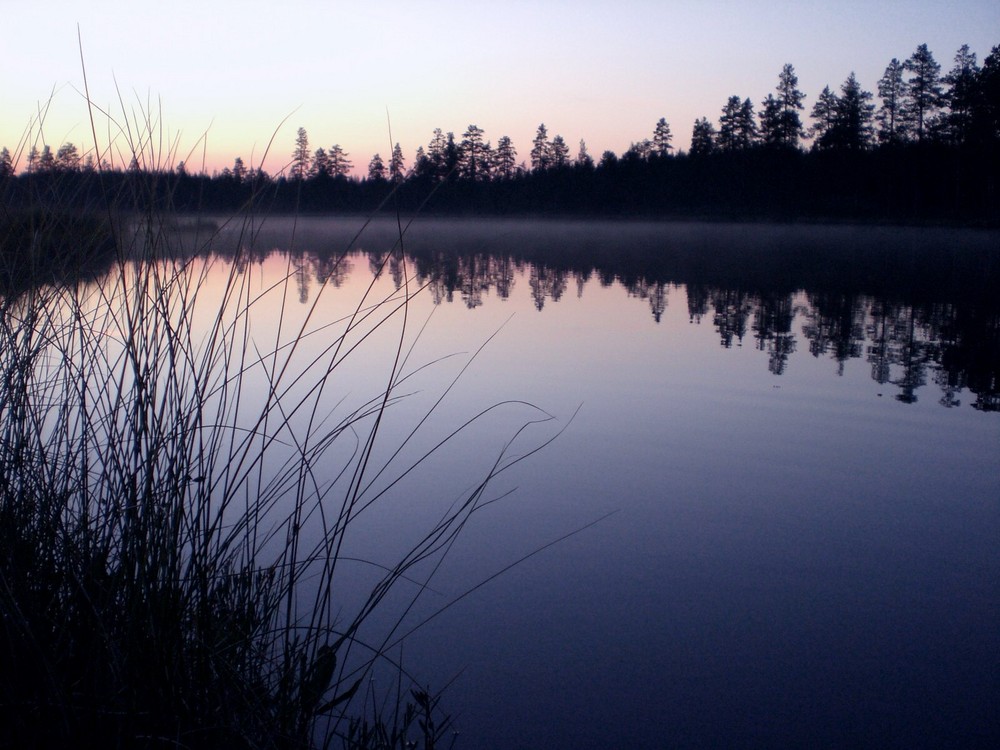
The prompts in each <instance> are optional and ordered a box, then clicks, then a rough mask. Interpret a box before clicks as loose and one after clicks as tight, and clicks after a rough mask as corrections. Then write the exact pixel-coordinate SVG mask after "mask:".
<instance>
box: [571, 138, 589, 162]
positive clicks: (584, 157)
mask: <svg viewBox="0 0 1000 750" xmlns="http://www.w3.org/2000/svg"><path fill="white" fill-rule="evenodd" d="M574 164H575V165H576V166H577V167H580V168H582V169H587V170H590V169H593V168H594V159H593V157H592V156H591V155H590V154H589V153H588V152H587V144H586V142H585V141H584V140H583V139H582V138H581V139H580V148H579V150H578V151H577V152H576V161H575V162H574Z"/></svg>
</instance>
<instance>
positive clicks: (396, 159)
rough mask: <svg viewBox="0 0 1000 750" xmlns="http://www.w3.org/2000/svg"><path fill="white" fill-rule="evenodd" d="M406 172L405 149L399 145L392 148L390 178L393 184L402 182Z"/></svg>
mask: <svg viewBox="0 0 1000 750" xmlns="http://www.w3.org/2000/svg"><path fill="white" fill-rule="evenodd" d="M404 172H405V165H404V163H403V149H402V148H400V146H399V144H398V143H397V144H396V145H395V146H393V147H392V158H391V159H390V160H389V176H390V177H391V178H392V181H393V182H402V181H403V177H404Z"/></svg>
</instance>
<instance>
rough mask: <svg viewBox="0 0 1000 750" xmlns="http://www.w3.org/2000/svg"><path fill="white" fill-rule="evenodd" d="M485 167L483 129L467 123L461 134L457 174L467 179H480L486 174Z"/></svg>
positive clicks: (486, 166)
mask: <svg viewBox="0 0 1000 750" xmlns="http://www.w3.org/2000/svg"><path fill="white" fill-rule="evenodd" d="M487 168H488V162H487V160H486V158H485V153H484V148H483V129H482V128H480V127H479V126H478V125H469V127H468V128H467V129H466V131H465V133H463V134H462V143H461V144H460V145H459V157H458V171H459V174H460V175H461V176H462V177H464V178H465V179H467V180H482V179H483V178H484V177H485V176H486V175H487V174H488V171H487Z"/></svg>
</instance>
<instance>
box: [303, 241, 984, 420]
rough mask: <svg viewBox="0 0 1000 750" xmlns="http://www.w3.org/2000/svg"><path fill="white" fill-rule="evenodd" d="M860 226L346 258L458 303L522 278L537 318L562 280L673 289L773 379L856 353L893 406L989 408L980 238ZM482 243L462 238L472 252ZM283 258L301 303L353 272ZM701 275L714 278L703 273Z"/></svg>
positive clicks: (362, 252) (840, 362)
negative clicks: (711, 238)
mask: <svg viewBox="0 0 1000 750" xmlns="http://www.w3.org/2000/svg"><path fill="white" fill-rule="evenodd" d="M667 226H668V230H667V231H668V232H669V225H667ZM769 229H770V228H762V229H761V230H760V231H761V232H763V233H764V234H767V232H768V231H769ZM619 231H622V232H623V233H624V234H625V237H624V238H619V242H621V243H626V242H627V240H628V232H627V231H624V230H621V228H619ZM813 231H815V232H819V231H820V230H813ZM870 231H871V232H872V233H873V237H872V243H873V244H872V245H871V246H870V247H868V248H867V250H868V251H869V252H868V254H865V252H864V250H865V248H864V246H863V245H860V246H859V243H858V241H857V239H855V241H854V245H852V246H850V247H848V248H846V249H845V248H843V247H839V246H836V245H829V244H826V245H820V246H819V247H818V248H817V247H816V246H815V245H808V244H801V240H800V244H798V245H792V246H787V245H784V244H782V243H781V242H777V240H776V242H777V244H775V245H773V246H771V247H770V251H768V246H767V245H766V244H764V245H754V244H751V245H749V246H747V245H746V244H743V245H736V246H727V247H721V248H720V249H718V250H717V251H712V252H711V255H695V254H694V253H692V252H691V251H690V250H689V249H688V250H684V249H683V248H681V249H678V248H677V247H673V248H668V250H669V251H668V252H666V253H665V254H664V255H663V257H662V258H659V259H658V260H657V258H655V257H654V256H653V255H651V253H650V250H649V248H645V249H644V248H643V247H642V245H641V244H639V245H633V246H629V245H628V244H624V245H621V246H620V247H619V251H618V253H617V254H616V255H615V257H616V258H617V260H618V262H617V263H612V262H611V261H610V260H609V255H608V252H609V248H608V247H607V246H604V247H603V248H602V250H603V253H600V254H596V253H590V254H588V253H587V252H586V247H582V248H581V246H579V245H577V246H571V247H570V248H566V247H558V246H555V245H551V244H550V245H549V246H548V250H549V252H548V255H549V256H551V257H550V258H549V259H547V260H542V259H537V258H536V255H537V254H538V253H544V251H543V250H539V251H538V253H535V254H530V255H529V254H525V253H515V252H513V251H512V250H503V249H499V250H496V251H493V252H464V251H463V249H462V247H463V246H462V245H455V244H452V243H449V242H448V241H447V240H443V241H442V242H441V243H427V244H425V243H424V242H423V241H421V240H422V237H421V239H418V240H417V241H411V242H409V243H407V245H406V253H405V255H404V254H401V253H400V252H399V251H398V250H396V251H391V250H387V249H385V245H382V246H381V247H379V249H376V250H367V248H366V246H365V245H362V246H361V247H359V249H358V250H357V251H356V252H357V254H358V257H359V258H362V260H361V261H359V262H358V263H357V264H353V265H357V266H361V265H363V264H364V263H363V259H364V258H367V267H368V271H369V272H370V273H372V274H374V275H381V274H389V275H390V276H391V277H392V280H393V283H394V284H395V285H396V287H397V288H398V287H400V286H401V285H402V284H403V282H404V278H405V277H406V275H407V274H409V275H411V276H412V280H413V281H414V282H415V283H416V284H419V285H423V286H426V287H427V289H428V291H429V293H430V294H431V296H432V298H433V300H434V302H435V304H462V305H464V306H465V307H467V308H468V309H470V310H474V309H476V308H478V307H480V306H481V305H483V304H484V301H485V300H486V298H487V297H489V296H491V295H495V296H496V297H497V298H498V299H500V300H507V299H509V298H510V296H511V295H512V294H513V293H514V290H515V288H516V287H517V286H518V284H524V285H526V287H527V293H528V294H529V295H530V298H531V301H532V304H533V306H534V308H535V309H536V310H537V311H539V312H544V311H545V310H546V309H547V306H548V305H554V304H558V303H559V301H560V300H561V299H563V297H564V295H565V294H566V292H567V290H568V289H569V287H570V284H571V283H572V284H573V285H574V287H575V291H576V296H577V297H578V298H579V297H585V296H586V290H587V287H588V285H591V284H599V285H600V286H601V287H604V288H607V287H612V286H615V285H620V286H621V288H622V289H623V290H624V292H625V294H626V295H627V296H628V297H630V298H634V299H639V300H644V301H646V303H647V305H648V307H647V313H646V314H648V315H649V316H651V318H652V320H653V321H654V322H655V323H657V324H659V323H661V322H662V320H663V315H664V312H665V310H666V308H667V305H668V301H669V298H670V294H671V290H672V289H676V290H678V291H683V293H684V294H685V296H686V298H687V308H688V318H689V322H690V323H691V324H692V325H701V324H702V323H703V321H707V320H711V324H712V327H713V328H714V329H715V332H716V335H717V338H718V341H719V343H720V344H721V346H723V347H725V348H727V349H728V348H733V347H742V346H743V344H744V341H745V340H748V339H749V340H750V341H751V342H752V345H753V347H754V348H755V349H756V350H758V351H760V352H761V353H763V354H765V355H766V367H767V369H768V371H770V372H771V373H773V374H774V375H777V376H780V375H783V374H784V373H786V372H787V371H788V368H789V367H792V366H794V362H795V358H796V357H801V356H806V355H807V354H808V355H812V356H813V357H814V358H827V359H830V360H832V361H833V362H835V363H836V367H835V369H834V372H835V373H836V374H837V375H840V376H843V374H844V371H845V367H846V366H847V363H848V362H850V361H851V360H864V361H865V362H867V364H868V365H869V366H870V368H871V377H872V379H873V380H874V381H875V382H877V383H878V384H879V385H884V386H886V387H887V391H888V392H892V395H893V397H894V398H895V399H896V400H897V401H899V402H901V403H907V404H912V403H915V402H917V401H918V400H919V399H920V397H921V395H923V394H922V391H924V390H925V389H926V388H927V387H928V385H929V384H933V386H935V387H936V388H937V392H936V393H935V394H934V396H933V397H935V398H937V399H938V401H939V403H940V404H941V405H943V406H945V407H955V406H959V405H961V404H962V403H963V398H962V392H963V391H966V390H967V391H969V392H970V393H971V394H972V395H971V405H972V406H973V407H974V408H976V409H979V410H982V411H996V410H998V408H1000V387H998V373H1000V365H998V360H1000V313H998V303H997V300H996V299H995V298H994V297H993V296H991V295H990V293H989V291H988V287H989V285H990V284H991V283H993V282H992V275H991V274H993V275H995V271H993V270H992V268H993V266H995V257H996V256H997V255H998V254H1000V253H998V252H997V251H996V250H995V249H994V250H991V249H990V246H989V243H988V242H987V243H986V244H984V243H982V241H981V240H982V236H981V235H971V236H973V237H977V238H978V240H979V242H978V244H977V243H973V244H972V245H971V246H961V245H946V246H937V249H936V251H935V246H934V245H933V239H934V238H933V236H932V237H930V244H928V243H927V242H925V243H922V244H921V243H915V242H914V238H913V237H912V236H911V237H908V238H905V240H906V241H903V242H900V243H897V244H895V245H893V244H892V243H889V244H886V243H884V242H883V241H882V240H883V239H884V237H883V236H882V235H881V234H880V231H879V230H870ZM487 239H490V236H489V235H486V236H485V237H480V238H479V239H478V241H477V242H469V245H468V246H470V247H476V246H482V245H483V244H484V242H485V241H486V240H487ZM390 246H391V244H390ZM640 251H641V252H640ZM704 252H705V253H709V252H710V251H708V250H705V251H704ZM765 255H767V256H768V257H767V258H766V259H765V258H764V256H765ZM294 257H295V261H296V263H299V264H300V266H299V267H300V269H301V276H297V282H298V283H299V292H300V296H299V299H300V301H302V302H306V301H307V300H308V298H309V284H312V283H315V284H324V283H333V284H334V285H338V284H339V283H342V282H343V279H344V278H345V277H346V275H347V274H348V273H349V272H350V269H351V268H352V267H353V265H352V261H351V259H350V258H343V259H341V256H339V255H335V254H331V253H321V252H313V251H296V252H295V253H294ZM554 260H558V262H553V261H554ZM657 262H658V265H657ZM942 263H944V264H945V265H946V266H947V271H948V272H947V273H942ZM977 264H979V265H977ZM639 265H643V266H645V268H644V270H643V272H642V273H637V268H638V266H639ZM741 269H742V270H743V271H745V273H743V274H742V275H741V273H740V271H741ZM713 277H714V278H715V279H717V280H718V281H717V282H716V283H711V282H710V281H709V279H711V278H713ZM741 278H745V279H746V281H741V280H740V279H741ZM934 279H938V280H939V281H940V283H937V284H936V285H935V283H934ZM869 290H871V291H869ZM637 311H638V308H637ZM800 339H801V343H802V348H801V349H800ZM887 395H888V393H887Z"/></svg>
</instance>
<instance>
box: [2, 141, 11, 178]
mask: <svg viewBox="0 0 1000 750" xmlns="http://www.w3.org/2000/svg"><path fill="white" fill-rule="evenodd" d="M12 174H14V160H13V159H12V158H11V156H10V151H8V150H7V147H6V146H4V147H3V148H2V149H0V178H3V177H8V176H10V175H12Z"/></svg>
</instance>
